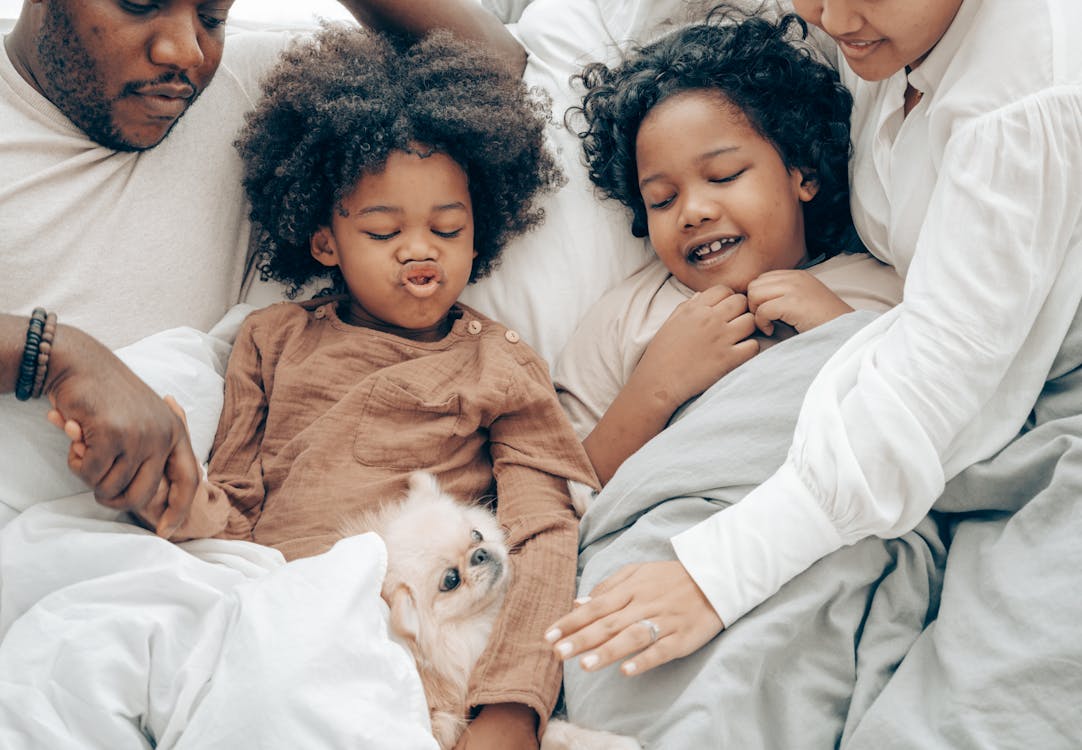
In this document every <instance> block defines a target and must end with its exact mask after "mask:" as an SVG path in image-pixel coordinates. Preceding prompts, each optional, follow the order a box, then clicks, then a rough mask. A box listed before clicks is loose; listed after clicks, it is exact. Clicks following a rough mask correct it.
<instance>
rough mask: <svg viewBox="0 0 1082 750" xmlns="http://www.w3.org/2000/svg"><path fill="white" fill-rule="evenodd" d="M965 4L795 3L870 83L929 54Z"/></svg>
mask: <svg viewBox="0 0 1082 750" xmlns="http://www.w3.org/2000/svg"><path fill="white" fill-rule="evenodd" d="M961 5H962V0H794V2H793V7H794V10H796V12H797V13H799V14H800V16H801V17H802V18H803V19H804V20H805V21H807V22H808V23H812V24H815V25H816V26H818V27H819V28H821V29H822V30H823V31H825V32H826V33H828V34H830V36H831V37H833V38H834V41H836V42H837V43H838V47H839V49H841V51H842V54H843V55H845V59H846V61H847V62H848V63H849V67H851V68H852V69H853V72H854V73H856V74H857V75H858V76H860V77H861V78H863V79H865V80H867V81H881V80H883V79H884V78H890V77H891V76H892V75H894V74H895V73H897V72H898V71H899V70H901V69H902V68H905V67H906V66H908V67H910V68H915V67H917V66H918V65H920V63H921V62H922V61H923V60H924V58H925V57H927V56H928V53H929V52H931V50H932V48H933V47H934V46H935V45H936V43H938V42H939V40H940V38H942V36H943V35H944V34H945V33H947V29H948V28H949V27H950V25H951V21H953V20H954V16H955V14H956V13H957V12H958V8H959V7H961Z"/></svg>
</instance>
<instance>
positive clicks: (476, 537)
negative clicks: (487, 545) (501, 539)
mask: <svg viewBox="0 0 1082 750" xmlns="http://www.w3.org/2000/svg"><path fill="white" fill-rule="evenodd" d="M470 539H472V540H473V541H475V542H483V541H485V538H484V537H483V536H481V532H480V531H478V530H477V529H470Z"/></svg>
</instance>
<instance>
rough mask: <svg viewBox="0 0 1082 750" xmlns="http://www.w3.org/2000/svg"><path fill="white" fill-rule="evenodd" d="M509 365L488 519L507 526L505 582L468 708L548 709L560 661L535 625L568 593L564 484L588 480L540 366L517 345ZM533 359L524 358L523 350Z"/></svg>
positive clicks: (569, 548)
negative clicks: (492, 514) (492, 515)
mask: <svg viewBox="0 0 1082 750" xmlns="http://www.w3.org/2000/svg"><path fill="white" fill-rule="evenodd" d="M517 346H518V347H519V349H520V350H521V352H522V353H523V355H522V356H519V357H518V361H517V362H515V363H514V366H513V367H511V368H510V383H509V386H508V388H507V391H506V392H507V395H506V401H505V404H504V408H503V410H502V412H501V413H500V415H499V416H498V417H497V418H496V419H495V420H494V421H493V422H492V423H491V425H490V427H489V441H490V445H489V447H490V451H491V455H492V464H493V474H494V476H495V479H496V492H497V498H498V501H497V515H498V518H499V521H500V523H501V524H502V525H503V526H504V527H505V528H506V529H507V531H508V543H509V544H510V545H511V547H512V549H515V550H516V551H515V552H514V554H513V555H512V558H511V559H512V566H513V576H514V577H513V578H512V584H511V587H510V589H509V590H508V593H507V598H506V600H505V603H504V607H503V610H502V612H501V613H500V617H499V619H498V620H497V622H496V626H495V628H494V629H493V631H492V635H491V637H490V639H489V643H490V644H492V647H491V648H489V649H488V650H487V651H486V652H485V654H484V655H483V656H482V657H481V660H480V661H479V662H478V663H477V666H476V667H475V668H474V671H473V675H472V677H471V680H470V702H471V705H475V706H480V705H487V704H490V703H523V704H526V705H528V706H530V707H532V708H533V709H534V710H535V711H537V714H538V716H539V717H541V719H540V720H541V724H540V726H539V731H540V732H543V731H544V725H545V722H546V721H547V719H548V716H549V715H550V714H551V713H552V710H553V708H554V707H555V704H556V698H557V695H558V693H559V689H560V679H561V666H560V663H559V661H558V660H557V659H556V658H555V656H554V655H553V653H552V648H551V647H550V646H549V645H548V644H547V643H546V642H545V640H544V631H545V628H547V627H548V626H549V625H551V624H552V622H553V621H555V620H556V619H557V618H559V617H561V616H562V615H564V614H565V613H567V612H568V611H569V610H570V609H571V600H572V599H573V598H574V596H575V573H576V565H577V562H576V561H577V556H578V520H577V518H576V516H575V512H574V510H573V508H572V506H571V500H570V496H569V494H568V487H567V480H569V479H572V480H576V481H579V482H583V483H585V484H588V485H590V486H591V487H596V486H597V479H596V477H595V476H594V473H593V470H592V469H591V467H590V462H589V459H588V458H587V457H586V453H585V451H584V450H583V449H582V445H581V444H580V443H579V441H578V439H576V437H575V434H574V432H573V431H572V429H571V425H570V424H569V423H568V421H567V417H566V416H565V415H564V413H563V411H562V410H561V408H560V404H559V402H558V401H557V399H556V393H555V391H554V390H553V387H552V381H551V380H550V378H549V375H548V368H547V367H546V366H545V364H544V363H543V362H541V360H540V359H539V358H538V357H537V356H536V355H533V354H532V352H530V351H529V350H528V349H527V348H526V347H525V345H517ZM525 355H532V356H525Z"/></svg>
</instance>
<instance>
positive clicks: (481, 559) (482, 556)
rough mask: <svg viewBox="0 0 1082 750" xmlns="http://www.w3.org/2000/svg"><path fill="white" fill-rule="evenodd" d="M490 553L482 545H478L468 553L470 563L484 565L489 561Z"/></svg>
mask: <svg viewBox="0 0 1082 750" xmlns="http://www.w3.org/2000/svg"><path fill="white" fill-rule="evenodd" d="M491 557H492V555H491V554H490V553H489V551H488V550H487V549H485V548H484V547H478V548H477V549H475V550H474V551H473V554H472V555H470V565H484V564H485V563H487V562H488V561H489V559H490V558H491Z"/></svg>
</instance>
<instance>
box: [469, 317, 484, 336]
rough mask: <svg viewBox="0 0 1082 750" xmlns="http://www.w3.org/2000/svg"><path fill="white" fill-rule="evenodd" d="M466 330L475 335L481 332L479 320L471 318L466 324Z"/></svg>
mask: <svg viewBox="0 0 1082 750" xmlns="http://www.w3.org/2000/svg"><path fill="white" fill-rule="evenodd" d="M466 330H467V331H469V332H470V333H472V334H473V335H474V336H476V335H477V334H479V333H480V332H481V321H479V320H471V321H470V322H469V323H467V324H466Z"/></svg>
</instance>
